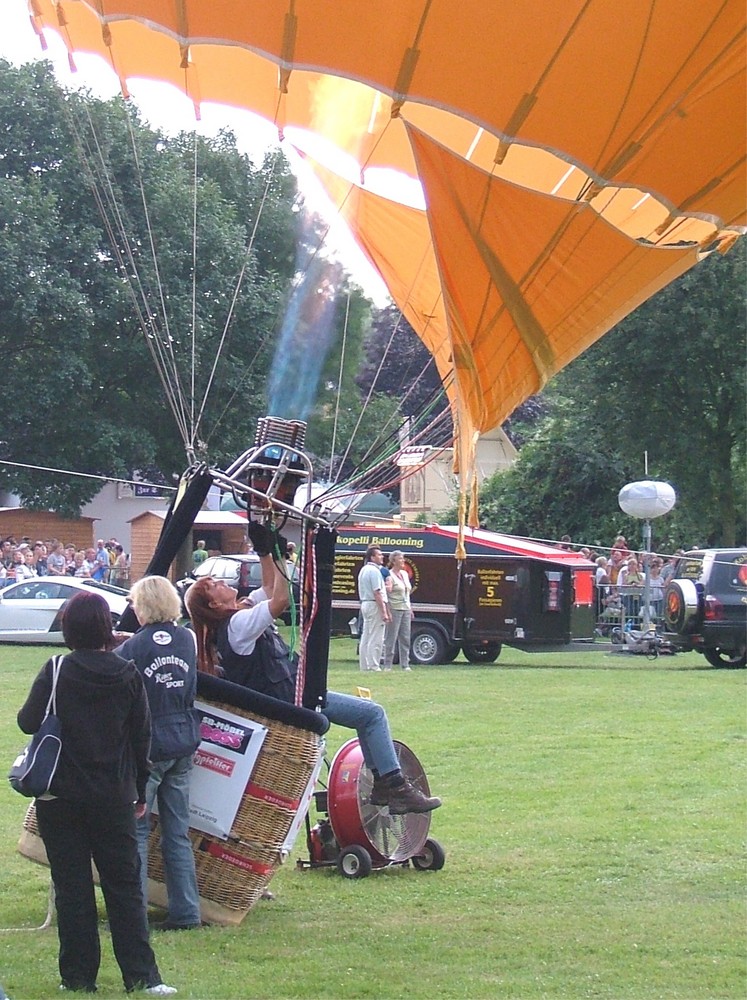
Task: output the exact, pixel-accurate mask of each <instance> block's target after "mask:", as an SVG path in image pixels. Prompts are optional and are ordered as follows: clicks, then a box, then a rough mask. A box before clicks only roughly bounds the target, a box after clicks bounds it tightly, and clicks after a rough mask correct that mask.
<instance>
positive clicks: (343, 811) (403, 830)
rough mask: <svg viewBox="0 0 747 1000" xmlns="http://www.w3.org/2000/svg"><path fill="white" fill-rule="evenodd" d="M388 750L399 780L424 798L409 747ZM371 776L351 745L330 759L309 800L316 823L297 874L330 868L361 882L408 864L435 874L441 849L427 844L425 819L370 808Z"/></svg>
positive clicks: (427, 819) (357, 745) (428, 816)
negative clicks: (406, 781) (323, 779)
mask: <svg viewBox="0 0 747 1000" xmlns="http://www.w3.org/2000/svg"><path fill="white" fill-rule="evenodd" d="M394 747H395V750H396V751H397V757H398V758H399V764H400V768H401V770H402V774H403V775H404V776H405V777H406V778H407V779H409V781H411V782H412V783H413V785H415V786H416V787H417V788H419V789H420V791H422V792H423V793H424V794H425V795H429V794H430V789H429V787H428V779H427V778H426V776H425V772H424V771H423V768H422V767H421V765H420V761H419V760H418V758H417V757H416V756H415V754H414V753H413V752H412V750H410V748H409V747H407V746H405V744H404V743H400V742H398V741H397V740H395V741H394ZM372 786H373V775H372V774H371V772H370V770H369V769H368V768H367V767H366V764H365V762H364V760H363V754H362V752H361V748H360V743H359V742H358V740H357V739H353V740H348V742H347V743H344V744H343V745H342V746H341V747H340V749H339V750H338V751H337V753H336V754H335V756H334V758H333V760H332V763H331V764H330V768H329V778H328V785H327V788H326V789H323V790H321V791H318V792H316V793H315V795H314V801H315V804H316V809H317V812H318V813H319V814H320V818H319V820H318V822H317V823H316V825H315V826H314V827H311V824H310V821H309V820H308V818H307V821H306V832H307V842H308V848H309V859H308V861H306V860H299V862H298V866H299V867H300V868H317V867H330V866H335V867H336V868H337V870H338V872H339V873H340V874H341V875H343V876H344V877H345V878H365V877H366V876H367V875H369V874H370V873H371V871H372V870H373V869H374V868H388V867H390V866H392V865H403V866H407V865H409V864H410V863H411V864H412V866H413V867H414V868H416V869H418V870H419V871H439V870H440V869H441V868H443V866H444V863H445V861H446V854H445V852H444V849H443V848H442V847H441V845H440V844H439V843H438V841H436V840H433V839H431V838H429V836H428V832H429V830H430V825H431V814H430V813H406V814H405V815H403V816H392V815H390V813H389V808H388V807H387V806H374V805H371V803H370V801H369V799H370V795H371V788H372Z"/></svg>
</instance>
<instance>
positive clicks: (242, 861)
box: [203, 841, 272, 875]
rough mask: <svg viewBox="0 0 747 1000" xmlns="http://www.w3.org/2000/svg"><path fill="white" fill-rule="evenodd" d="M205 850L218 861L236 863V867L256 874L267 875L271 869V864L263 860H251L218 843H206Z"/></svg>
mask: <svg viewBox="0 0 747 1000" xmlns="http://www.w3.org/2000/svg"><path fill="white" fill-rule="evenodd" d="M203 843H204V841H203ZM206 850H207V853H208V854H209V855H210V856H211V857H213V858H217V859H218V860H219V861H226V862H227V863H228V864H229V865H236V867H237V868H243V869H245V870H246V871H249V872H254V873H255V874H256V875H269V874H270V872H271V871H272V865H268V864H266V863H265V862H264V861H252V859H251V858H242V857H241V855H239V854H233V853H232V852H231V851H227V850H226V849H225V848H224V847H221V846H220V844H212V843H211V844H208V845H207V848H206Z"/></svg>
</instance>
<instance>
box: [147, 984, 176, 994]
mask: <svg viewBox="0 0 747 1000" xmlns="http://www.w3.org/2000/svg"><path fill="white" fill-rule="evenodd" d="M145 992H146V993H149V994H150V995H151V996H152V997H171V996H173V995H174V994H175V993H176V992H177V988H176V986H167V985H166V983H159V984H158V986H147V987H146V989H145Z"/></svg>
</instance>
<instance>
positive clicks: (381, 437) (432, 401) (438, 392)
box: [358, 358, 450, 467]
mask: <svg viewBox="0 0 747 1000" xmlns="http://www.w3.org/2000/svg"><path fill="white" fill-rule="evenodd" d="M432 361H433V359H432V358H430V359H429V360H428V361H427V362H426V364H425V366H424V367H423V370H422V371H421V372H420V375H418V377H417V378H416V379H415V381H414V382H413V384H412V385H411V386H410V388H409V389H408V390H407V393H406V394H405V395H404V396H403V398H402V400H401V401H400V403H399V408H398V409H396V410H392V412H391V413H390V414H389V418H388V419H387V420H386V422H385V423H384V425H383V426H382V428H381V429H380V431H379V433H378V435H377V437H376V438H375V439H374V441H373V442H372V443H371V444H370V445H369V447H368V450H367V451H366V453H365V454H364V455H363V457H362V458H361V459H360V460H359V462H358V466H359V467H360V466H361V465H363V463H364V462H365V461H366V460H367V459H368V457H369V455H370V454H371V452H374V451H375V449H376V448H377V446H378V444H379V442H384V443H385V442H386V440H387V439H388V438H389V437H391V436H392V435H393V434H396V435H397V442H398V446H399V447H400V448H401V447H402V445H401V441H400V440H399V430H400V427H401V426H402V423H403V421H402V414H401V407H402V406H404V404H405V403H406V402H407V399H408V397H409V396H410V394H411V393H412V392H413V391H414V390H415V389H416V388H417V385H418V383H419V382H420V380H421V379H422V378H423V376H424V375H425V373H426V371H427V370H428V368H429V366H430V364H431V362H432ZM374 384H375V380H374ZM443 393H444V388H443V386H440V387H438V388H436V389H434V391H433V393H432V395H431V399H430V400H429V401H428V402H427V404H425V408H424V413H425V414H427V413H428V411H429V410H430V409H431V408H432V406H433V405H435V402H437V400H438V399H440V398H441V396H442V395H443ZM442 412H445V411H442ZM397 416H399V417H400V422H399V425H398V426H397V427H395V428H394V430H393V431H392V432H390V434H389V435H387V436H386V437H385V436H384V435H385V434H386V431H387V429H388V428H389V426H390V425H391V424H392V422H393V421H394V420H395V419H396V417H397ZM449 419H450V417H449Z"/></svg>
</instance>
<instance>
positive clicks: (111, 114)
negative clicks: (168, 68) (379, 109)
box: [0, 62, 297, 512]
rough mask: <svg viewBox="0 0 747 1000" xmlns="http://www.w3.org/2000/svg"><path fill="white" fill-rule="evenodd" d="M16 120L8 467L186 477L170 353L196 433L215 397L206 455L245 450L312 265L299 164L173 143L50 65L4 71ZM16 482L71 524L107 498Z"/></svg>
mask: <svg viewBox="0 0 747 1000" xmlns="http://www.w3.org/2000/svg"><path fill="white" fill-rule="evenodd" d="M0 120H2V122H3V125H4V128H3V131H2V134H0V344H1V345H2V352H3V360H4V364H5V370H6V373H7V381H8V383H10V384H12V385H13V386H14V389H13V391H12V396H11V398H12V403H11V404H10V405H9V406H8V407H7V408H6V416H5V419H4V421H3V433H2V440H1V441H0V459H1V458H5V459H7V460H10V461H14V462H19V463H25V464H29V465H40V466H50V465H53V466H55V467H60V468H69V469H72V470H75V471H78V472H82V473H93V474H98V475H112V476H128V475H130V474H131V472H132V471H133V470H134V469H144V468H156V469H159V470H160V471H161V474H162V475H163V476H164V477H165V479H166V480H167V481H168V480H169V479H170V477H171V476H172V475H174V474H177V473H179V472H181V471H182V470H183V468H184V465H185V461H186V457H185V444H184V441H183V440H182V437H181V436H180V434H179V432H178V429H177V423H176V420H175V419H172V418H170V417H169V411H168V406H167V403H166V394H165V391H164V386H163V381H162V380H161V379H159V376H158V374H157V369H156V365H155V364H154V362H153V359H152V357H151V353H150V351H149V347H150V348H156V347H159V345H160V349H161V350H162V351H163V352H164V354H165V356H167V357H170V358H172V359H173V360H172V361H171V362H170V364H171V366H172V369H173V370H172V373H171V375H169V376H168V379H169V380H170V381H171V383H172V384H173V385H176V384H177V383H178V386H179V394H180V395H181V397H182V398H183V399H184V400H185V403H184V405H185V413H186V421H187V424H188V425H189V424H190V423H191V421H192V419H193V417H194V416H195V415H196V414H198V413H199V412H200V408H201V406H202V404H203V400H204V399H205V393H206V390H207V388H208V385H209V384H210V383H212V389H211V392H210V394H209V395H208V396H207V399H206V401H205V404H204V413H203V418H202V421H201V424H200V429H199V433H198V439H197V440H195V442H194V445H195V450H196V452H197V453H198V455H201V456H203V457H209V460H210V461H211V462H213V463H215V464H217V465H220V464H222V463H223V462H224V461H225V460H227V459H230V458H233V457H235V455H236V454H237V453H240V452H241V451H243V450H245V448H246V446H247V443H248V439H249V438H250V437H252V436H253V425H254V424H255V422H256V417H257V416H258V415H259V414H261V413H262V412H263V411H264V409H265V404H264V401H263V393H262V391H261V390H260V391H258V388H257V387H258V386H260V387H261V386H264V380H265V375H266V371H267V368H268V365H269V363H270V358H271V355H272V348H273V337H274V333H275V329H276V327H277V325H278V322H279V317H280V316H281V314H282V311H283V308H284V305H285V302H286V299H287V293H288V288H289V283H290V280H291V278H292V276H293V273H294V268H295V250H296V222H297V213H296V211H295V206H294V201H295V196H296V195H295V183H294V181H293V178H292V176H291V174H290V172H289V169H288V167H287V164H286V163H285V161H284V160H283V158H282V157H281V156H280V155H279V154H268V157H267V159H266V160H265V162H264V163H263V164H261V165H260V166H255V165H254V164H253V163H252V162H251V161H250V160H249V159H248V158H247V157H246V156H244V155H242V154H241V153H240V152H239V151H238V149H237V147H236V142H235V139H234V137H233V136H232V135H231V134H230V133H223V134H222V135H221V136H220V137H219V138H218V139H217V140H212V141H208V140H205V139H195V137H193V136H187V135H183V136H179V137H177V138H167V137H165V136H164V135H162V134H160V133H159V132H157V131H153V130H152V129H150V128H148V127H147V126H146V125H144V124H143V123H142V122H141V121H140V119H139V117H138V114H137V112H136V111H134V110H133V109H132V108H130V107H128V106H126V105H125V104H124V103H123V102H122V101H120V100H115V101H106V102H102V101H96V100H93V99H91V98H88V97H84V96H81V95H80V94H69V93H65V92H64V91H63V90H61V89H60V88H59V87H58V85H57V84H56V83H55V81H54V79H53V76H52V72H51V69H50V68H49V67H48V66H47V65H45V64H32V65H28V66H25V67H22V68H21V69H14V68H12V67H10V66H9V65H8V64H7V63H5V62H0ZM97 202H98V204H97ZM260 204H262V206H263V208H262V214H261V218H260V221H259V225H258V228H257V232H256V236H255V239H254V242H253V245H252V247H251V252H250V253H249V252H247V249H248V247H249V245H250V234H251V233H252V229H253V227H254V225H255V221H256V219H257V217H258V212H259V207H260ZM101 209H103V211H101ZM193 217H196V220H197V221H196V231H193ZM193 235H194V245H195V255H194V259H193ZM151 245H152V246H153V248H154V249H155V255H154V254H152V253H151ZM195 260H196V264H195ZM120 264H121V266H120ZM239 275H243V277H242V280H241V283H240V285H239V283H238V278H239ZM193 293H194V294H193ZM139 317H141V318H142V320H143V322H142V323H140V322H139ZM229 317H232V318H231V321H230V323H229ZM143 326H144V328H145V330H144V329H143ZM193 362H194V366H193ZM193 367H194V375H193V374H192V370H193ZM193 385H194V392H193ZM4 484H5V486H6V488H8V489H11V490H13V491H15V492H17V493H19V494H20V495H21V496H22V497H23V498H24V500H25V501H26V502H27V503H28V504H29V505H30V506H39V507H52V508H55V509H58V510H60V511H66V512H77V510H78V508H79V507H80V505H81V504H82V503H85V502H86V501H87V500H89V499H91V497H92V496H93V495H94V494H95V492H96V491H97V489H98V484H97V483H96V482H95V481H93V480H87V479H83V478H76V479H71V478H64V479H62V478H59V479H53V478H51V477H50V475H48V474H39V473H35V472H31V471H28V470H19V469H16V468H13V467H12V466H6V467H5V468H4Z"/></svg>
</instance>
